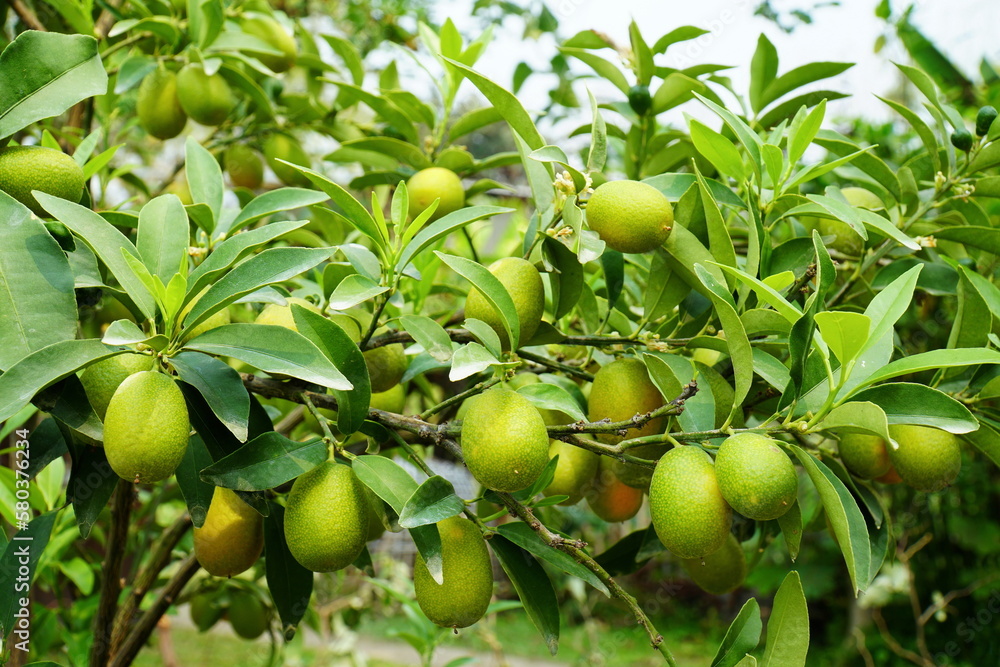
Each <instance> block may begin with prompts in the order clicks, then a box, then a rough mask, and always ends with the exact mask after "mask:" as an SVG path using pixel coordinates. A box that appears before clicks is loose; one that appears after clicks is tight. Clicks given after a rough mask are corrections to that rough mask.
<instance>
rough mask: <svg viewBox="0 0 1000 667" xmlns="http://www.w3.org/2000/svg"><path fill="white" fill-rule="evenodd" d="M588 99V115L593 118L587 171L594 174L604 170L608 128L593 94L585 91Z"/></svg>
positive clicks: (588, 90) (606, 155)
mask: <svg viewBox="0 0 1000 667" xmlns="http://www.w3.org/2000/svg"><path fill="white" fill-rule="evenodd" d="M587 97H588V98H589V99H590V114H591V116H592V118H593V121H592V122H591V128H592V129H591V131H590V150H589V151H588V152H587V171H589V172H594V171H600V170H602V169H604V164H605V162H606V161H607V158H608V128H607V125H606V124H605V122H604V117H603V116H601V110H600V109H599V108H598V106H597V100H596V99H594V94H593V93H592V92H590V89H589V88H588V89H587Z"/></svg>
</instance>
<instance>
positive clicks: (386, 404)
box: [368, 384, 406, 414]
mask: <svg viewBox="0 0 1000 667" xmlns="http://www.w3.org/2000/svg"><path fill="white" fill-rule="evenodd" d="M368 405H369V406H370V407H372V408H374V409H376V410H384V411H385V412H395V413H397V414H400V413H402V412H403V410H405V409H406V389H404V388H403V385H401V384H397V385H396V386H394V387H393V388H392V389H389V390H387V391H380V392H375V393H373V394H372V399H371V402H370V403H369V404H368Z"/></svg>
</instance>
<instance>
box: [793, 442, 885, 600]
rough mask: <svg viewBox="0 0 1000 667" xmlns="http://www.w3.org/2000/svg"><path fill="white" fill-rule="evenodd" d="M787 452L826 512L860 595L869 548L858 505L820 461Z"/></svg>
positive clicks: (798, 452) (798, 451) (795, 447)
mask: <svg viewBox="0 0 1000 667" xmlns="http://www.w3.org/2000/svg"><path fill="white" fill-rule="evenodd" d="M789 448H790V449H791V450H792V453H794V454H795V456H796V457H797V458H798V459H799V463H801V464H802V467H803V468H804V469H805V471H806V473H807V474H808V475H809V479H811V480H812V482H813V484H814V485H815V486H816V490H817V491H818V492H819V497H820V500H822V502H823V509H824V510H826V516H827V517H828V518H829V519H830V525H831V526H832V527H833V532H834V534H835V535H836V536H837V543H838V545H839V546H840V551H841V552H842V553H843V554H844V562H846V563H847V572H848V574H849V575H850V577H851V583H852V584H853V586H854V590H855V591H858V592H860V591H861V590H862V589H863V588H864V587H865V586H866V584H867V582H868V581H869V576H868V574H869V573H868V569H869V565H870V563H871V545H870V544H869V541H868V526H867V524H866V523H865V518H864V516H863V515H862V514H861V510H860V509H859V508H858V503H857V501H855V500H854V496H852V495H851V492H850V491H848V490H847V487H846V486H844V483H843V482H841V481H840V479H839V478H838V477H837V476H836V475H835V474H833V471H831V470H830V469H829V468H828V467H827V466H826V465H824V464H823V463H822V462H821V461H820V460H819V459H817V458H816V457H814V456H813V455H812V454H810V453H808V452H806V451H805V450H803V449H802V448H801V447H799V446H798V445H789Z"/></svg>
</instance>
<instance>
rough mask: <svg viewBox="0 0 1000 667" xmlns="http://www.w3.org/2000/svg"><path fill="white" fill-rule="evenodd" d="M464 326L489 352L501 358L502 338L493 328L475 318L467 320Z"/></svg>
mask: <svg viewBox="0 0 1000 667" xmlns="http://www.w3.org/2000/svg"><path fill="white" fill-rule="evenodd" d="M463 326H464V327H465V328H466V329H467V330H468V332H469V333H470V334H472V336H473V337H474V338H475V339H476V340H477V341H478V342H479V343H480V344H481V345H482V346H483V347H485V348H486V351H487V352H489V353H490V354H491V355H493V356H494V357H496V358H499V357H500V354H501V350H500V336H498V335H497V332H496V331H494V330H493V327H491V326H490V325H488V324H486V322H483V321H482V320H477V319H476V318H474V317H470V318H467V319H466V320H465V323H464V325H463Z"/></svg>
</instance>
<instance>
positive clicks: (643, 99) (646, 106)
mask: <svg viewBox="0 0 1000 667" xmlns="http://www.w3.org/2000/svg"><path fill="white" fill-rule="evenodd" d="M628 105H629V106H630V107H632V111H634V112H636V113H637V114H639V115H640V116H645V115H646V114H647V113H649V110H650V109H652V108H653V97H652V95H650V94H649V86H643V85H641V84H637V85H635V86H632V87H631V88H629V91H628Z"/></svg>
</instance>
